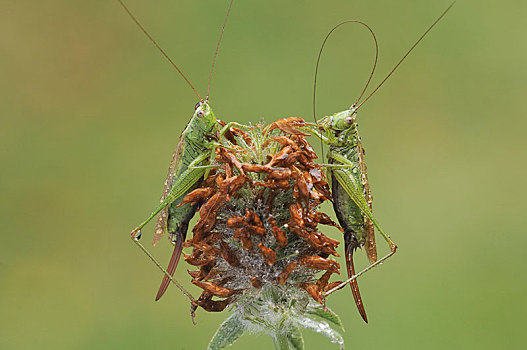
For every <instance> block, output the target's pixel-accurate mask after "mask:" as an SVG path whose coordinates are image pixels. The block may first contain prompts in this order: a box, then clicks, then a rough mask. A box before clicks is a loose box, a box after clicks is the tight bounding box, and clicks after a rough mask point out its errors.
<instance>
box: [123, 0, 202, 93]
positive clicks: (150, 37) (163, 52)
mask: <svg viewBox="0 0 527 350" xmlns="http://www.w3.org/2000/svg"><path fill="white" fill-rule="evenodd" d="M117 1H119V3H120V4H121V6H122V7H123V8H124V10H125V11H126V13H127V14H128V16H130V18H131V19H132V20H133V21H134V23H135V24H136V25H137V26H138V27H139V29H141V31H142V32H143V33H144V34H145V35H146V36H147V38H148V39H150V41H151V42H152V44H154V46H155V47H156V48H157V49H158V50H159V52H161V53H162V54H163V56H165V58H166V59H167V60H168V62H170V64H171V65H172V67H174V68H175V69H176V70H177V72H178V73H179V75H181V77H182V78H183V79H184V80H185V81H186V82H187V84H188V85H189V86H190V87H191V89H192V90H194V92H195V93H196V95H198V97H199V99H200V100H201V101H203V98H202V97H201V96H200V94H198V92H197V91H196V89H195V88H194V86H193V85H192V84H191V83H190V81H189V80H188V79H187V77H186V76H185V74H183V72H182V71H181V70H180V69H179V68H178V66H177V65H176V64H175V63H174V61H172V59H171V58H170V57H169V56H168V55H167V54H166V52H165V51H164V50H163V49H162V48H161V46H159V44H158V43H157V42H156V41H155V40H154V38H152V36H151V35H150V34H148V32H147V31H146V29H145V28H144V27H143V26H142V25H141V23H139V21H138V20H137V19H136V18H135V16H134V15H133V14H132V12H131V11H130V10H129V9H128V7H126V5H125V4H124V2H123V1H122V0H117Z"/></svg>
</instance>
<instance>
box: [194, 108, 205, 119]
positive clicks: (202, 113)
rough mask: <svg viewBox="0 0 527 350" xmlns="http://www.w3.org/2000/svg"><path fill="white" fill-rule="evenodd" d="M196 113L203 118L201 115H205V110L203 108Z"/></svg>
mask: <svg viewBox="0 0 527 350" xmlns="http://www.w3.org/2000/svg"><path fill="white" fill-rule="evenodd" d="M196 115H197V116H198V117H200V118H201V117H203V116H204V115H205V112H203V109H200V110H199V111H198V112H197V113H196Z"/></svg>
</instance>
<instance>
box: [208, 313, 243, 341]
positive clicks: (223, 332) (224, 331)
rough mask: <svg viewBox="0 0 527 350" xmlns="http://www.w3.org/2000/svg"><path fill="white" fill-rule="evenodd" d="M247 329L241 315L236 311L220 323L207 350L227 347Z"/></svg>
mask: <svg viewBox="0 0 527 350" xmlns="http://www.w3.org/2000/svg"><path fill="white" fill-rule="evenodd" d="M245 331H246V326H245V324H244V323H243V321H242V319H241V317H240V315H239V314H238V313H236V312H235V313H234V314H232V315H231V316H229V318H227V319H226V320H225V321H223V323H222V324H221V325H220V327H219V328H218V330H217V331H216V333H215V334H214V336H213V337H212V339H211V340H210V343H209V346H208V347H207V350H219V349H223V348H226V347H227V346H229V345H231V344H232V343H234V342H235V341H236V340H237V339H238V338H239V337H241V336H242V334H243V333H244V332H245Z"/></svg>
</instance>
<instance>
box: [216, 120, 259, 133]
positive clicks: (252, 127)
mask: <svg viewBox="0 0 527 350" xmlns="http://www.w3.org/2000/svg"><path fill="white" fill-rule="evenodd" d="M233 126H235V127H237V128H240V129H245V130H253V129H254V128H255V127H254V126H249V125H243V124H240V123H236V122H228V123H227V124H225V126H224V127H222V128H221V130H220V136H223V135H224V134H225V133H226V132H227V131H228V130H229V129H230V128H232V127H233Z"/></svg>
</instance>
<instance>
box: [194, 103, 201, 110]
mask: <svg viewBox="0 0 527 350" xmlns="http://www.w3.org/2000/svg"><path fill="white" fill-rule="evenodd" d="M200 106H201V101H199V102H198V103H196V105H195V106H194V110H196V109H198V108H199V107H200Z"/></svg>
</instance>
